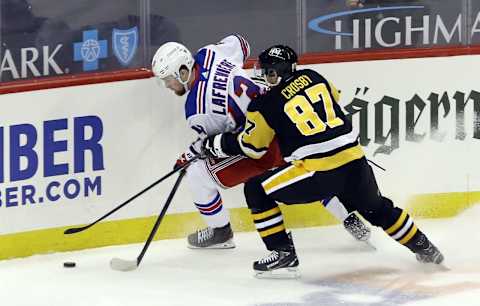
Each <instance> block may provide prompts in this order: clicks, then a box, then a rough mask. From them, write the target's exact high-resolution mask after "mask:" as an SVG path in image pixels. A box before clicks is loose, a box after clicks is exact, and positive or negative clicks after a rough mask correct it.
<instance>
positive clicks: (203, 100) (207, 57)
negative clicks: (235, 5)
mask: <svg viewBox="0 0 480 306" xmlns="http://www.w3.org/2000/svg"><path fill="white" fill-rule="evenodd" d="M249 55H250V46H249V45H248V43H247V41H246V40H245V39H244V38H243V37H241V36H240V35H230V36H228V37H226V38H224V39H222V40H221V41H220V42H218V43H217V44H211V45H208V46H205V47H203V48H201V49H200V50H198V52H197V53H196V55H195V56H194V58H195V64H194V65H195V68H196V75H195V82H194V85H193V86H192V88H191V89H190V91H189V93H188V96H187V101H186V103H185V116H186V119H187V122H188V126H189V127H190V128H192V129H194V130H195V131H196V132H197V133H199V134H200V137H201V138H203V137H206V136H210V135H215V134H219V133H223V132H229V131H234V130H237V129H240V128H242V127H243V125H244V124H245V113H246V111H247V106H248V104H249V103H250V101H251V100H252V99H253V98H255V97H256V96H257V95H258V94H260V93H262V92H263V91H264V90H265V87H264V86H261V85H258V84H255V83H254V82H253V81H252V79H251V78H250V77H249V76H248V74H247V73H246V71H245V70H243V69H242V67H243V64H244V62H245V61H246V59H247V58H248V56H249Z"/></svg>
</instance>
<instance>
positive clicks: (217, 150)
mask: <svg viewBox="0 0 480 306" xmlns="http://www.w3.org/2000/svg"><path fill="white" fill-rule="evenodd" d="M202 149H203V150H202V151H203V154H204V155H206V156H208V157H213V158H225V157H229V156H230V155H228V154H226V153H225V152H224V151H223V149H222V134H218V135H215V136H209V137H208V138H205V139H204V140H203V144H202Z"/></svg>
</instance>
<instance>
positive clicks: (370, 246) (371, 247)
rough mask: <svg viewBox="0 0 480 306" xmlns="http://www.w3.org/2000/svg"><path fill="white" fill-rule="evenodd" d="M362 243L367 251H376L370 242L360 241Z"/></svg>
mask: <svg viewBox="0 0 480 306" xmlns="http://www.w3.org/2000/svg"><path fill="white" fill-rule="evenodd" d="M360 242H362V243H363V244H365V245H366V246H367V247H368V249H369V250H371V251H376V250H377V248H376V247H375V246H374V245H373V244H372V243H371V242H370V240H366V241H360Z"/></svg>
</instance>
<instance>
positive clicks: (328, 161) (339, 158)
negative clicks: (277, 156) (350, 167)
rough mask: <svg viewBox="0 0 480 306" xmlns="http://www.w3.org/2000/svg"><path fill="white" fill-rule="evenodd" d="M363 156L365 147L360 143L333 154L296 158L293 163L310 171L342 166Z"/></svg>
mask: <svg viewBox="0 0 480 306" xmlns="http://www.w3.org/2000/svg"><path fill="white" fill-rule="evenodd" d="M363 156H365V154H364V153H363V149H362V147H361V146H360V145H359V144H357V145H356V146H354V147H351V148H348V149H346V150H343V151H340V152H338V153H337V154H334V155H332V156H328V157H322V158H315V159H304V160H295V161H293V162H292V163H293V164H294V165H298V166H303V167H304V168H305V169H307V170H308V171H328V170H332V169H335V168H338V167H341V166H343V165H345V164H348V163H349V162H351V161H354V160H356V159H360V158H362V157H363Z"/></svg>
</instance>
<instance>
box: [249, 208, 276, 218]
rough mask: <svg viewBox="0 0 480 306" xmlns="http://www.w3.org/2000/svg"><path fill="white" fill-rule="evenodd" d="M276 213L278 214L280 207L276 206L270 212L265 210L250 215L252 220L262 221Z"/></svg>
mask: <svg viewBox="0 0 480 306" xmlns="http://www.w3.org/2000/svg"><path fill="white" fill-rule="evenodd" d="M278 213H280V207H278V206H277V207H275V208H272V209H270V210H267V211H264V212H261V213H258V214H254V213H252V217H253V220H262V219H265V218H268V217H270V216H273V215H275V214H278Z"/></svg>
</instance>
